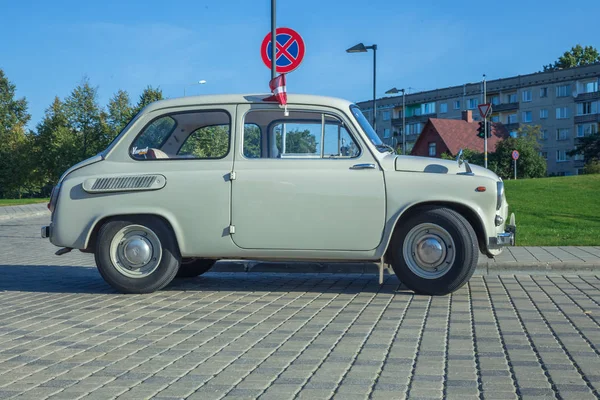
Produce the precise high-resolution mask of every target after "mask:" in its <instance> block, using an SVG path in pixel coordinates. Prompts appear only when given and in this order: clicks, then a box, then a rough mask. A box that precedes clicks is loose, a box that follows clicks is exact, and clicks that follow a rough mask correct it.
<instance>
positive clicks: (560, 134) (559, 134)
mask: <svg viewBox="0 0 600 400" xmlns="http://www.w3.org/2000/svg"><path fill="white" fill-rule="evenodd" d="M567 139H569V129H567V128H562V129H557V130H556V140H567Z"/></svg>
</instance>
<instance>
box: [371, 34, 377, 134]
mask: <svg viewBox="0 0 600 400" xmlns="http://www.w3.org/2000/svg"><path fill="white" fill-rule="evenodd" d="M371 48H372V49H373V130H374V131H375V132H377V106H376V101H375V98H376V96H375V93H376V91H375V84H376V83H377V45H376V44H374V45H373V46H372V47H371Z"/></svg>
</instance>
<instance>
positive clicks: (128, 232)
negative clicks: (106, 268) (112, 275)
mask: <svg viewBox="0 0 600 400" xmlns="http://www.w3.org/2000/svg"><path fill="white" fill-rule="evenodd" d="M110 258H111V261H112V262H113V265H114V266H115V268H116V269H117V271H119V273H121V274H123V275H125V276H127V277H129V278H143V277H146V276H148V275H150V274H152V273H153V272H154V271H155V270H156V268H157V267H158V265H159V264H160V261H161V258H162V246H161V244H160V240H159V239H158V236H156V234H155V233H154V232H153V231H152V230H150V229H148V228H146V227H145V226H141V225H129V226H126V227H124V228H123V229H121V230H120V231H119V232H117V234H116V235H115V236H114V237H113V239H112V241H111V244H110Z"/></svg>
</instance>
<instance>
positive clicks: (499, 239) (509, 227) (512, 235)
mask: <svg viewBox="0 0 600 400" xmlns="http://www.w3.org/2000/svg"><path fill="white" fill-rule="evenodd" d="M516 236H517V225H516V224H515V214H514V213H512V214H511V215H510V223H507V224H506V225H504V232H503V233H499V234H498V235H497V236H496V237H491V238H490V240H489V247H490V248H492V249H498V248H501V247H504V246H515V244H516Z"/></svg>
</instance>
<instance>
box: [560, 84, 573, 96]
mask: <svg viewBox="0 0 600 400" xmlns="http://www.w3.org/2000/svg"><path fill="white" fill-rule="evenodd" d="M570 95H571V85H560V86H557V87H556V97H567V96H570Z"/></svg>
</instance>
